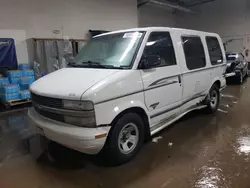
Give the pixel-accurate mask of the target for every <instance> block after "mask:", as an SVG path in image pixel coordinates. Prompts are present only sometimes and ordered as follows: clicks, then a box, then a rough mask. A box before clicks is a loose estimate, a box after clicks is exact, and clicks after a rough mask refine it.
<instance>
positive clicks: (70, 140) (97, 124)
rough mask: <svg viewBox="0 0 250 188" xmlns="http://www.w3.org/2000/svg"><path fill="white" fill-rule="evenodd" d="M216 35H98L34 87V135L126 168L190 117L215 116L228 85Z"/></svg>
mask: <svg viewBox="0 0 250 188" xmlns="http://www.w3.org/2000/svg"><path fill="white" fill-rule="evenodd" d="M225 69H226V57H225V52H224V48H223V43H222V41H221V38H220V37H219V35H217V34H214V33H206V32H200V31H193V30H186V29H175V28H166V27H150V28H137V29H129V30H121V31H115V32H110V33H105V34H101V35H98V36H96V37H94V38H93V39H91V40H90V41H89V42H88V43H87V44H86V45H85V46H84V47H83V48H82V50H81V51H80V52H79V54H78V55H77V56H76V58H75V62H73V63H70V64H69V67H68V68H64V69H61V70H58V71H56V72H54V73H51V74H49V75H47V76H45V77H43V78H40V79H39V80H37V81H36V82H35V83H33V84H32V86H31V89H30V90H31V94H32V101H33V104H34V107H33V108H31V109H30V110H29V112H28V115H29V119H30V124H31V125H32V126H33V127H35V128H36V130H37V133H39V134H42V135H44V136H45V137H47V138H48V139H50V140H53V141H55V142H57V143H60V144H62V145H64V146H67V147H69V148H72V149H75V150H78V151H80V152H83V153H87V154H98V153H99V152H100V151H101V150H102V151H103V152H108V154H109V157H110V159H111V160H112V161H113V162H114V163H116V164H119V163H123V162H125V161H128V160H130V159H132V158H133V157H134V156H135V155H136V153H137V152H138V151H139V149H140V147H141V146H142V144H143V142H144V141H145V140H146V139H148V138H150V136H152V135H154V134H155V133H157V132H159V131H160V130H162V129H163V128H165V127H167V126H168V125H170V124H171V123H173V122H175V121H176V120H178V119H179V118H181V117H182V116H183V115H185V114H186V113H188V112H190V111H192V110H196V109H201V108H207V111H208V112H210V113H213V112H215V111H216V110H217V108H218V105H219V102H220V90H221V89H222V88H224V87H225V86H226V81H225V77H224V73H225Z"/></svg>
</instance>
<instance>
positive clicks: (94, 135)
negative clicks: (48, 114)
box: [28, 108, 110, 154]
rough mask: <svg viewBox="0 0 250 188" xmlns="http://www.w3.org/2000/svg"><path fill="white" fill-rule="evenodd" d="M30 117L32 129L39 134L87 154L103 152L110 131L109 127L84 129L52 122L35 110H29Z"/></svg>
mask: <svg viewBox="0 0 250 188" xmlns="http://www.w3.org/2000/svg"><path fill="white" fill-rule="evenodd" d="M28 117H29V125H30V127H31V129H33V131H35V132H36V133H37V134H41V135H44V136H45V137H47V138H48V139H50V140H53V141H55V142H57V143H59V144H62V145H64V146H66V147H68V148H71V149H74V150H77V151H80V152H82V153H87V154H97V153H99V152H100V151H101V149H102V148H103V146H104V144H105V142H106V138H107V136H108V132H109V130H110V127H109V126H106V127H97V128H84V127H76V126H73V125H69V124H65V123H61V122H57V121H54V120H50V119H48V118H45V117H43V116H41V115H40V114H38V113H37V112H36V111H35V110H34V108H31V109H29V111H28ZM100 135H101V136H100Z"/></svg>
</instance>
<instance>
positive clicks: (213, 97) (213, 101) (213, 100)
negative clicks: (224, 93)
mask: <svg viewBox="0 0 250 188" xmlns="http://www.w3.org/2000/svg"><path fill="white" fill-rule="evenodd" d="M217 98H218V94H217V92H216V91H212V93H211V95H210V105H211V106H212V107H213V108H214V107H215V106H216V105H217V100H218V99H217Z"/></svg>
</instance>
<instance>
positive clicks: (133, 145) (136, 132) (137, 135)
mask: <svg viewBox="0 0 250 188" xmlns="http://www.w3.org/2000/svg"><path fill="white" fill-rule="evenodd" d="M143 141H144V124H143V121H142V119H141V117H140V116H139V115H138V114H136V113H127V114H124V115H123V116H122V117H120V118H119V119H118V121H117V122H116V123H115V124H114V125H113V127H112V128H111V131H110V134H109V136H108V139H107V142H106V144H105V149H104V152H105V153H106V156H108V157H109V162H111V163H112V164H113V165H119V164H122V163H125V162H127V161H129V160H131V159H132V158H133V157H134V156H135V155H136V154H137V152H138V151H139V150H140V148H141V146H142V144H143Z"/></svg>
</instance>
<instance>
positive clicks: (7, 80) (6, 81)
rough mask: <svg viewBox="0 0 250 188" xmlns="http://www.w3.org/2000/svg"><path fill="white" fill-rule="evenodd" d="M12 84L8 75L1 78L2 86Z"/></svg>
mask: <svg viewBox="0 0 250 188" xmlns="http://www.w3.org/2000/svg"><path fill="white" fill-rule="evenodd" d="M7 84H10V82H9V79H8V78H7V77H1V78H0V86H3V85H7Z"/></svg>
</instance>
